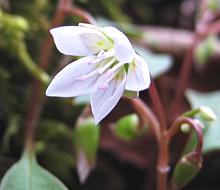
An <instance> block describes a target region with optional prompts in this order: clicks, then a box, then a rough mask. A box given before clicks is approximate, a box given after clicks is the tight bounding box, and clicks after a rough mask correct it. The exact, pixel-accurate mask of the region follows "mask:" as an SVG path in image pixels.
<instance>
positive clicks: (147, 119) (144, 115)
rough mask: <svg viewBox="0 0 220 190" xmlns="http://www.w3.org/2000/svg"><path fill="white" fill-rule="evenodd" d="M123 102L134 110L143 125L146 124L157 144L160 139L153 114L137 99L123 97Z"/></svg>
mask: <svg viewBox="0 0 220 190" xmlns="http://www.w3.org/2000/svg"><path fill="white" fill-rule="evenodd" d="M123 99H124V100H126V101H127V102H129V103H130V104H131V105H132V107H133V108H134V110H135V112H136V113H137V114H138V115H139V117H140V119H141V120H142V121H143V123H145V124H148V125H149V127H150V128H151V130H152V131H153V133H154V135H155V137H156V140H157V143H158V142H159V138H160V136H159V135H160V131H159V122H158V120H157V118H156V116H155V115H154V113H153V112H152V111H151V110H150V108H149V107H148V106H147V105H146V104H145V103H144V102H143V101H142V100H141V99H139V98H134V99H131V98H127V97H123Z"/></svg>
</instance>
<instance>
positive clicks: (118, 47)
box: [46, 24, 150, 123]
mask: <svg viewBox="0 0 220 190" xmlns="http://www.w3.org/2000/svg"><path fill="white" fill-rule="evenodd" d="M50 32H51V34H52V36H53V38H54V41H55V44H56V47H57V49H58V50H59V51H60V52H61V53H63V54H65V55H73V56H81V57H82V58H80V59H78V60H77V61H74V62H72V63H70V64H69V65H67V66H66V67H65V68H64V69H63V70H61V71H60V72H59V73H58V74H57V75H56V76H55V77H54V79H53V80H52V82H51V83H50V85H49V87H48V89H47V91H46V95H47V96H58V97H75V96H78V95H82V94H91V95H90V102H91V107H92V113H93V116H94V119H95V122H96V123H98V122H100V121H101V120H102V119H103V118H104V117H105V116H106V115H107V114H108V113H109V112H110V111H111V110H112V109H113V108H114V107H115V105H116V104H117V103H118V101H119V99H120V97H121V96H122V95H123V93H124V91H125V89H126V90H129V91H141V90H144V89H147V88H148V87H149V84H150V74H149V69H148V64H147V63H146V62H145V60H144V59H143V58H142V57H141V56H139V55H137V54H136V53H135V51H134V50H133V48H132V46H131V44H130V42H129V40H128V38H127V37H126V36H125V35H124V34H123V33H122V32H120V31H119V30H117V29H116V28H114V27H104V28H101V27H98V26H94V25H90V24H79V25H78V26H63V27H58V28H54V29H52V30H51V31H50Z"/></svg>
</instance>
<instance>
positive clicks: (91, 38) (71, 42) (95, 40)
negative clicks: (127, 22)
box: [50, 26, 111, 56]
mask: <svg viewBox="0 0 220 190" xmlns="http://www.w3.org/2000/svg"><path fill="white" fill-rule="evenodd" d="M50 33H51V34H52V36H53V38H54V41H55V44H56V47H57V49H58V50H59V51H60V52H61V53H63V54H66V55H75V56H87V55H91V54H96V53H98V52H100V51H101V50H103V49H104V50H105V49H107V48H108V47H109V46H110V45H111V44H110V42H109V41H108V40H107V38H106V37H105V36H104V35H103V34H102V33H101V32H99V31H97V30H95V29H92V28H86V27H78V26H62V27H58V28H54V29H51V30H50Z"/></svg>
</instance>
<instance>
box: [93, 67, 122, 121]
mask: <svg viewBox="0 0 220 190" xmlns="http://www.w3.org/2000/svg"><path fill="white" fill-rule="evenodd" d="M105 81H106V76H102V77H100V79H99V80H98V81H97V83H98V84H101V83H105ZM125 82H126V73H125V70H123V71H122V72H121V73H120V76H119V77H117V79H113V80H112V81H111V82H110V83H109V86H108V87H107V88H98V89H97V90H96V91H95V92H93V93H92V94H91V97H90V102H91V107H92V113H93V116H94V119H95V123H99V122H100V121H101V120H102V119H103V118H104V117H105V116H106V115H107V114H108V113H109V112H110V111H111V110H112V109H113V108H114V107H115V106H116V104H117V103H118V101H119V99H120V98H121V96H122V95H123V92H124V88H125Z"/></svg>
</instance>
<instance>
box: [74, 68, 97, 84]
mask: <svg viewBox="0 0 220 190" xmlns="http://www.w3.org/2000/svg"><path fill="white" fill-rule="evenodd" d="M96 74H98V70H97V69H95V70H93V71H91V72H90V73H88V74H86V75H82V76H79V77H77V78H76V80H80V81H82V80H85V79H87V78H89V77H92V76H94V75H96Z"/></svg>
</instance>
